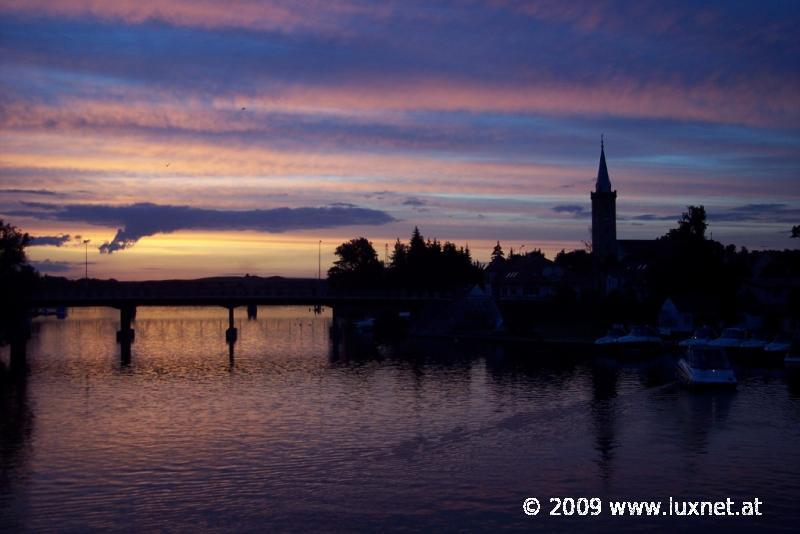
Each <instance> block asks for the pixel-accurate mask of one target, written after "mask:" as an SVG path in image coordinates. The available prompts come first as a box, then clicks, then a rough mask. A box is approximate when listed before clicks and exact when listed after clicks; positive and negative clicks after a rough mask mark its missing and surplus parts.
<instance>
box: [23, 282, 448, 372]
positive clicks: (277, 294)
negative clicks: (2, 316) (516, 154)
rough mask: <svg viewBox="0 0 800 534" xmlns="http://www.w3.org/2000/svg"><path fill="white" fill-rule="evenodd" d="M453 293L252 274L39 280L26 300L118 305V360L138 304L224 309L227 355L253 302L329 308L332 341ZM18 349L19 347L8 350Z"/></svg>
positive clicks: (42, 304)
mask: <svg viewBox="0 0 800 534" xmlns="http://www.w3.org/2000/svg"><path fill="white" fill-rule="evenodd" d="M455 299H456V294H455V293H448V292H440V291H405V290H397V291H391V290H390V291H387V290H380V291H356V290H348V291H342V290H339V291H334V290H331V289H330V288H329V287H328V285H327V283H326V281H324V280H316V279H298V278H280V277H273V278H261V277H256V276H246V277H230V278H205V279H200V280H163V281H150V282H118V281H115V280H89V281H86V280H78V281H69V280H64V279H49V278H45V279H44V280H43V283H42V285H41V287H40V289H39V291H38V292H37V293H36V295H34V298H33V300H32V306H33V308H57V307H64V308H79V307H108V308H115V309H118V310H119V312H120V324H119V330H118V331H117V342H118V343H119V344H120V348H121V353H122V358H123V360H126V359H129V358H130V352H131V345H132V344H133V342H134V338H135V332H134V329H133V324H132V323H133V321H134V319H135V317H136V309H137V308H138V307H142V306H221V307H224V308H226V309H227V310H228V329H227V330H226V332H225V341H226V342H227V343H228V344H229V346H230V350H231V355H232V354H233V345H234V344H235V343H236V341H237V336H238V332H237V329H236V327H235V326H234V317H233V311H234V309H235V308H238V307H246V308H247V316H248V318H249V319H254V318H256V316H257V313H258V311H257V310H258V306H309V307H311V306H313V307H315V308H316V309H319V308H320V307H327V308H331V310H332V312H333V324H332V328H331V334H332V337H333V338H334V342H335V341H336V338H337V336H338V332H339V327H340V323H341V321H344V320H348V319H350V318H354V317H361V316H363V315H365V314H370V313H376V312H379V311H414V310H416V309H418V308H419V307H420V306H423V305H426V304H429V303H433V302H450V301H453V300H455ZM25 339H27V337H26V338H25ZM20 349H21V350H22V354H23V356H24V345H23V346H22V347H17V350H12V353H13V352H19V350H20Z"/></svg>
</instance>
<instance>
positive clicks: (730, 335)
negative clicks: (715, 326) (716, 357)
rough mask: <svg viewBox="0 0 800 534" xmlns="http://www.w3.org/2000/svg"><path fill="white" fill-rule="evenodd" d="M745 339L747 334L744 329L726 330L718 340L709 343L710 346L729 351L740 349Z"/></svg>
mask: <svg viewBox="0 0 800 534" xmlns="http://www.w3.org/2000/svg"><path fill="white" fill-rule="evenodd" d="M745 339H747V333H746V332H745V330H744V329H743V328H725V329H724V330H722V334H720V336H719V337H718V338H717V339H712V340H711V341H709V342H708V346H709V347H718V348H722V349H727V350H731V349H738V348H739V347H740V346H741V344H742V341H744V340H745Z"/></svg>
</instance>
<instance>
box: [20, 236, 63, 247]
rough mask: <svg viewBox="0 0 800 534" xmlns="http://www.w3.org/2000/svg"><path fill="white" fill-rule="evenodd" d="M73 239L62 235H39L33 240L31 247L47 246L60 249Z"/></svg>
mask: <svg viewBox="0 0 800 534" xmlns="http://www.w3.org/2000/svg"><path fill="white" fill-rule="evenodd" d="M70 239H72V238H71V237H70V236H69V235H68V234H62V235H39V236H35V237H32V238H31V242H30V245H28V246H31V247H45V246H53V247H60V246H61V245H63V244H65V243H67V242H69V241H70Z"/></svg>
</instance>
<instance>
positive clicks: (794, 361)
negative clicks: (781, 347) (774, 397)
mask: <svg viewBox="0 0 800 534" xmlns="http://www.w3.org/2000/svg"><path fill="white" fill-rule="evenodd" d="M783 365H785V366H786V369H788V370H789V371H791V372H793V373H800V338H794V339H793V340H792V342H791V344H790V346H789V350H787V351H786V357H785V358H784V359H783Z"/></svg>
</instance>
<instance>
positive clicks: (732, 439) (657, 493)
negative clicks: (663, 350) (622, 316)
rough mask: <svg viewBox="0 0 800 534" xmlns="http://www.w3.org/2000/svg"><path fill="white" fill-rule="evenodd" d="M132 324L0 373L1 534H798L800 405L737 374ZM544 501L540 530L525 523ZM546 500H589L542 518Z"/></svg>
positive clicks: (284, 317)
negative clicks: (128, 329) (728, 377)
mask: <svg viewBox="0 0 800 534" xmlns="http://www.w3.org/2000/svg"><path fill="white" fill-rule="evenodd" d="M240 311H241V312H242V314H244V310H237V318H236V322H237V327H238V328H239V342H238V343H237V345H236V350H235V357H234V359H233V360H231V359H230V358H229V354H228V348H227V346H226V345H225V341H224V340H225V329H226V328H227V313H226V311H225V310H224V309H222V308H220V309H214V308H197V309H188V308H184V309H171V308H152V309H148V308H140V309H139V310H138V316H137V319H136V322H135V325H134V327H135V329H136V342H135V343H134V346H133V357H132V359H131V361H130V363H129V364H128V365H123V364H122V363H121V362H120V357H119V349H118V347H117V345H116V342H115V332H116V330H117V328H118V315H117V313H116V312H114V311H113V310H105V309H89V310H71V314H70V317H69V318H68V319H67V320H63V321H60V320H57V319H55V318H44V319H37V320H36V322H35V324H34V337H33V339H32V340H31V341H30V344H29V356H28V370H27V372H24V373H19V372H12V371H11V370H10V369H9V365H8V354H7V349H4V350H5V352H2V355H1V357H0V361H2V362H3V363H2V365H1V366H0V368H1V369H2V374H1V375H0V379H1V380H2V381H1V382H0V432H1V434H0V520H1V521H0V529H2V530H28V531H61V532H63V531H86V530H108V529H111V530H124V531H151V530H173V531H189V530H191V531H198V530H203V531H209V530H210V531H228V530H249V531H253V530H272V531H283V530H295V531H308V530H310V529H314V530H320V531H337V530H355V529H357V530H379V529H392V530H395V529H397V530H404V529H407V530H413V529H425V530H431V529H438V530H470V531H474V530H496V529H498V528H510V529H517V530H532V529H541V528H544V529H545V530H550V531H552V530H574V529H577V528H581V529H589V530H595V531H596V530H600V531H615V532H617V531H634V530H639V529H642V528H644V527H653V526H655V527H665V528H679V529H682V530H707V529H708V528H709V527H718V528H720V529H725V530H728V531H730V530H743V531H744V530H750V531H752V530H753V529H754V528H758V529H770V530H772V529H776V530H777V529H784V530H791V529H792V527H794V526H796V522H797V521H798V520H800V513H799V512H798V510H799V509H800V505H798V498H800V385H798V384H797V383H796V382H794V381H792V380H791V379H789V378H788V377H787V376H786V374H785V372H784V370H783V369H782V368H775V369H745V370H739V378H740V385H739V387H738V388H737V389H736V390H735V391H716V392H714V391H712V392H698V391H688V390H685V389H682V388H680V387H678V386H677V385H676V384H675V383H674V376H673V370H672V360H671V359H670V358H668V357H665V358H660V359H657V360H655V361H652V362H647V363H639V364H620V363H617V362H616V361H615V360H613V359H610V358H592V357H590V356H588V355H580V354H567V353H564V352H563V351H550V352H548V351H546V350H542V349H537V347H535V346H519V347H514V348H508V347H505V348H504V347H501V346H495V345H491V344H476V343H474V342H464V341H462V342H452V341H447V342H433V341H416V342H407V343H404V344H402V345H398V346H394V347H378V348H377V349H375V350H371V349H370V348H369V347H365V346H356V347H350V348H345V349H343V350H342V351H340V352H339V353H338V354H335V353H334V352H333V351H332V349H331V347H330V342H329V336H328V328H329V325H330V315H329V314H326V313H323V314H322V315H319V316H315V315H314V314H313V313H312V312H311V311H309V310H307V309H305V308H260V309H259V316H258V319H257V320H254V321H248V320H247V319H246V318H245V317H244V316H241V317H240V316H239V312H240ZM526 497H537V498H538V499H539V500H540V501H541V502H542V512H541V513H540V514H539V515H537V516H535V517H534V516H530V517H529V516H526V515H525V514H524V513H523V511H522V502H523V500H524V499H525V498H526ZM550 497H573V498H576V499H577V498H579V497H598V498H600V499H602V506H603V508H602V512H601V514H600V515H598V516H586V517H577V516H571V517H564V516H561V517H551V516H548V515H547V512H548V511H549V508H550V504H549V498H550ZM669 497H674V498H676V499H678V498H680V499H686V500H692V501H695V500H724V499H725V498H727V497H731V498H733V499H734V500H736V501H741V500H752V499H754V498H759V499H760V500H761V501H763V503H764V504H762V505H761V511H762V512H763V515H762V516H760V517H757V518H745V517H717V518H708V517H679V518H677V517H651V518H644V517H640V518H632V517H622V518H620V517H612V516H611V515H610V512H609V510H608V502H607V501H608V500H611V499H631V500H664V501H666V500H667V499H668V498H669Z"/></svg>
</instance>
